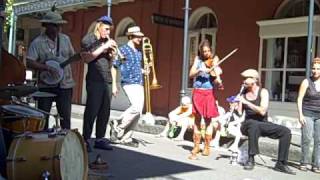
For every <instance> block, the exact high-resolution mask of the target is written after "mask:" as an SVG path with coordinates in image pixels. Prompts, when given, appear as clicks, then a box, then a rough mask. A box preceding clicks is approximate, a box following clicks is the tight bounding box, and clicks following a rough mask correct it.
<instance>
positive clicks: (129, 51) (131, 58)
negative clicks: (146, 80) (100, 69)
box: [113, 44, 143, 85]
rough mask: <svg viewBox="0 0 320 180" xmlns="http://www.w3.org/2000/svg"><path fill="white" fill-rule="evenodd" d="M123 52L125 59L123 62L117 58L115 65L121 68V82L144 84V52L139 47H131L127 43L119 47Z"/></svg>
mask: <svg viewBox="0 0 320 180" xmlns="http://www.w3.org/2000/svg"><path fill="white" fill-rule="evenodd" d="M119 50H120V51H121V53H122V54H123V55H124V56H125V61H123V62H121V61H120V60H119V59H117V60H115V61H114V63H113V65H114V66H115V67H116V68H120V71H121V83H122V84H123V85H126V84H141V85H142V84H143V76H142V71H141V68H142V53H141V51H139V50H137V49H133V48H131V47H130V46H129V45H128V44H125V45H123V46H121V47H120V48H119Z"/></svg>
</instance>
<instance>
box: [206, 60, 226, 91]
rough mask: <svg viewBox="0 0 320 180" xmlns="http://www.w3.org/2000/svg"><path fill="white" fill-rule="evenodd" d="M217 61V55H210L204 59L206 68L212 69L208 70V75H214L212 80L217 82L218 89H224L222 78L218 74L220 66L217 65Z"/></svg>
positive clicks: (220, 72) (219, 73)
mask: <svg viewBox="0 0 320 180" xmlns="http://www.w3.org/2000/svg"><path fill="white" fill-rule="evenodd" d="M218 62H219V57H218V56H214V57H212V56H211V57H210V58H208V59H206V60H205V61H204V64H205V65H206V68H208V69H212V71H210V75H211V76H212V77H214V81H215V82H216V83H217V84H218V89H220V90H222V89H224V88H223V84H222V80H221V77H220V75H221V74H222V69H221V68H220V66H218V65H217V63H218Z"/></svg>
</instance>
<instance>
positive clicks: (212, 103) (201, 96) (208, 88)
mask: <svg viewBox="0 0 320 180" xmlns="http://www.w3.org/2000/svg"><path fill="white" fill-rule="evenodd" d="M199 52H200V55H199V56H197V57H196V58H195V60H194V63H193V65H192V67H191V69H190V74H189V76H190V78H194V83H193V88H194V89H193V94H192V96H193V97H192V100H193V113H194V114H195V117H196V119H195V125H194V133H193V141H194V148H193V150H192V151H191V156H190V157H189V159H197V156H196V155H197V153H198V152H199V151H200V147H199V145H200V142H201V133H200V130H201V129H200V128H201V127H200V126H201V121H202V119H203V120H204V123H205V135H204V141H205V147H204V150H203V151H202V155H204V156H208V155H209V154H210V146H209V145H210V141H211V139H212V133H213V126H214V124H216V123H215V122H216V121H215V118H216V117H218V116H219V113H218V108H217V105H216V98H215V90H214V88H215V86H216V85H218V86H221V85H222V80H221V78H220V75H221V74H222V70H221V68H220V67H218V66H217V67H215V66H216V65H217V63H218V61H219V58H218V56H214V55H213V53H212V49H211V46H210V43H209V41H208V40H204V41H203V42H201V43H200V47H199Z"/></svg>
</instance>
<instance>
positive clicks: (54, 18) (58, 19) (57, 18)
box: [40, 11, 67, 24]
mask: <svg viewBox="0 0 320 180" xmlns="http://www.w3.org/2000/svg"><path fill="white" fill-rule="evenodd" d="M40 22H42V23H50V24H65V23H67V21H66V20H64V19H62V16H61V15H60V14H59V13H57V12H52V11H49V12H47V13H46V15H44V16H43V18H42V19H41V20H40Z"/></svg>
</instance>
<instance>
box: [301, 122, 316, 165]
mask: <svg viewBox="0 0 320 180" xmlns="http://www.w3.org/2000/svg"><path fill="white" fill-rule="evenodd" d="M305 120H306V124H305V126H304V127H303V128H302V130H301V131H302V136H301V150H302V157H301V163H302V164H308V163H309V162H310V161H309V154H310V146H311V141H312V139H313V140H314V147H313V153H312V166H313V167H320V119H319V118H315V117H310V116H305Z"/></svg>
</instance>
